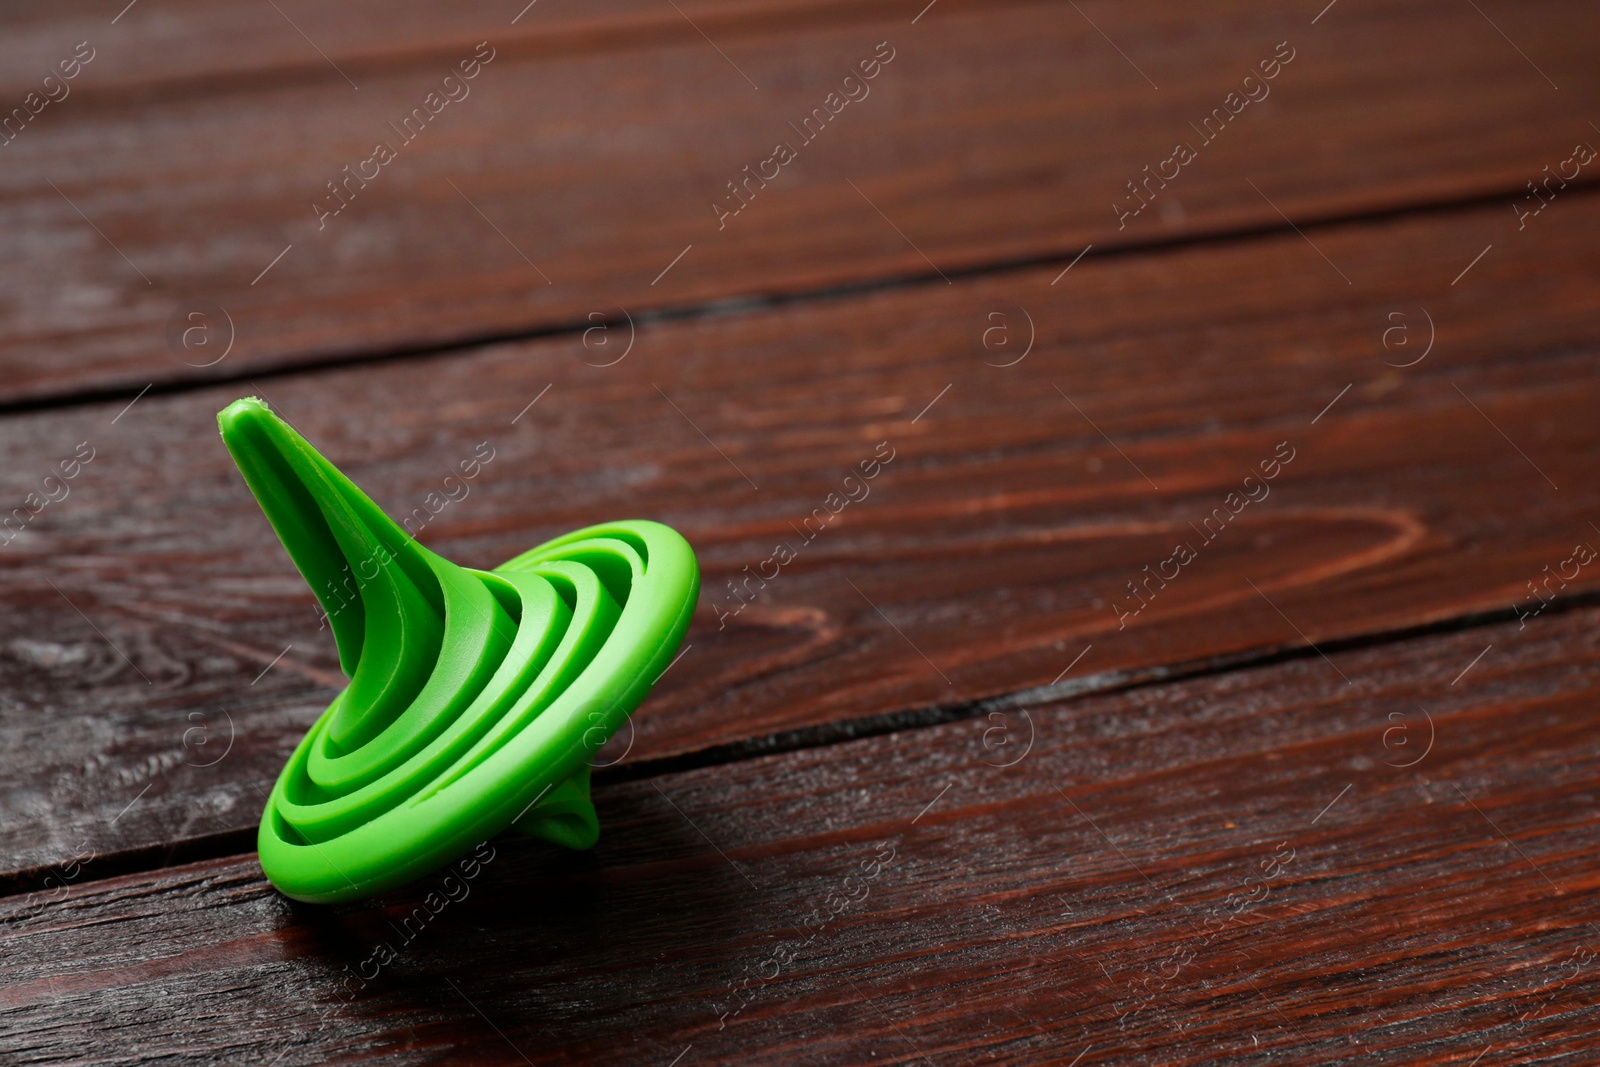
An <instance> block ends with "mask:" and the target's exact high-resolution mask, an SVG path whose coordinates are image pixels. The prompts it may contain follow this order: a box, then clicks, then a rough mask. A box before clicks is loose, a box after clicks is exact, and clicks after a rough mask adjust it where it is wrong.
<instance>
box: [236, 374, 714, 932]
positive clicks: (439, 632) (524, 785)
mask: <svg viewBox="0 0 1600 1067" xmlns="http://www.w3.org/2000/svg"><path fill="white" fill-rule="evenodd" d="M217 424H218V426H219V427H220V428H221V430H222V440H223V443H224V444H226V445H227V447H228V451H229V452H230V453H232V455H233V458H234V462H235V463H237V464H238V466H239V470H240V472H241V473H242V474H243V475H244V479H245V482H246V483H247V484H248V485H249V486H250V491H251V492H252V493H254V494H255V497H256V500H257V501H258V502H259V503H260V504H261V510H262V511H264V512H266V515H267V519H268V521H269V522H271V523H272V527H273V529H274V530H276V531H277V533H278V537H279V539H280V540H281V541H282V542H283V546H284V548H286V549H287V550H288V552H289V558H290V559H292V560H293V561H294V564H295V566H296V567H298V568H299V569H300V573H301V574H302V575H304V576H305V579H306V581H307V582H308V583H310V585H311V589H312V591H313V592H314V593H316V595H317V599H318V600H319V601H321V603H322V608H323V611H324V612H325V613H326V615H327V619H328V623H329V625H330V626H331V627H332V629H333V636H334V640H335V642H336V643H337V644H338V647H339V662H340V665H341V666H342V667H343V668H344V671H345V673H346V674H348V675H349V676H350V685H349V686H348V687H347V688H346V689H345V690H344V692H342V693H340V694H339V696H338V697H337V698H335V700H334V702H333V703H332V705H330V706H329V708H328V710H327V711H326V712H324V713H323V715H322V717H321V718H320V719H318V720H317V722H316V724H315V725H314V726H312V728H311V730H310V732H308V733H307V734H306V736H305V738H304V739H303V740H302V741H301V742H300V744H299V746H298V747H296V749H295V751H294V754H293V755H292V756H290V757H289V762H288V764H287V765H286V766H285V767H284V769H283V773H282V774H280V775H279V777H278V782H277V785H275V786H274V787H273V790H272V796H271V797H270V798H269V800H268V801H267V807H266V811H265V812H264V813H263V815H262V818H261V831H260V834H259V847H260V851H261V866H262V869H263V870H265V871H266V874H267V877H268V878H269V879H270V880H271V881H272V884H273V885H275V886H277V887H278V889H279V890H281V891H282V892H283V893H284V894H286V895H288V896H291V897H294V898H296V899H298V900H306V901H315V902H332V901H338V900H350V899H354V898H359V897H365V896H370V895H372V894H374V893H379V892H382V891H384V890H386V889H390V888H393V887H395V886H398V885H402V884H404V883H406V882H409V881H411V880H413V879H415V878H418V877H420V876H422V875H424V874H426V873H428V872H429V871H431V870H434V869H436V868H438V867H440V866H442V865H444V864H446V863H448V862H450V861H451V860H453V859H455V858H457V857H459V856H461V855H463V854H465V853H466V852H468V851H470V850H471V849H472V848H473V846H475V845H476V844H478V843H479V842H481V841H484V840H485V839H487V838H489V837H492V836H493V835H495V834H497V833H499V832H500V831H502V830H504V829H506V828H507V827H509V826H513V825H515V826H516V827H517V828H518V829H520V830H522V831H524V832H526V833H529V834H533V835H535V836H537V837H542V838H544V839H546V840H549V841H554V842H556V843H557V844H561V845H565V846H567V847H569V848H588V847H590V846H591V845H593V844H594V842H595V839H596V838H597V837H598V835H599V832H600V830H599V824H598V822H597V821H596V819H595V814H594V807H593V805H591V804H590V802H589V767H590V760H591V759H592V758H593V756H594V753H595V752H596V751H597V750H598V749H599V747H600V746H601V745H602V744H604V743H605V740H606V739H607V738H608V737H610V736H611V734H612V733H613V732H615V731H616V729H617V728H618V727H619V726H621V725H622V723H623V722H624V721H625V720H626V719H627V717H628V715H629V713H631V712H632V711H633V709H634V708H636V707H638V706H639V703H640V702H641V701H642V700H643V699H644V697H645V694H646V693H648V692H649V690H650V686H651V685H652V684H653V683H654V682H655V680H656V678H657V677H659V676H660V674H661V672H662V671H663V670H665V669H666V667H667V665H668V664H669V663H670V662H671V661H672V657H673V655H674V654H675V653H676V652H677V649H678V646H679V644H680V643H681V642H682V641H683V635H684V631H685V630H687V629H688V626H689V617H690V615H691V614H692V613H693V611H694V605H695V600H696V598H697V596H698V594H699V588H700V574H699V569H698V567H697V566H696V564H695V558H694V552H693V551H692V550H691V549H690V548H689V544H688V542H686V541H685V540H684V539H683V538H682V537H681V536H679V535H678V534H677V533H676V532H675V531H673V530H671V529H669V528H668V527H666V526H662V525H661V524H660V523H655V522H647V521H643V520H631V521H626V522H615V523H607V524H605V525H601V526H591V527H589V528H588V529H584V530H579V531H577V532H575V533H570V534H567V535H566V536H565V537H560V538H557V539H556V540H554V541H550V542H547V543H546V544H543V545H540V546H539V547H538V548H535V549H533V550H532V551H529V552H526V553H524V554H522V555H520V556H518V557H517V558H515V559H513V560H511V561H509V562H507V563H503V564H501V565H500V566H499V567H496V568H495V569H494V570H493V571H479V570H473V569H471V568H467V567H460V566H457V565H456V564H454V563H451V562H450V561H449V560H446V559H444V558H442V557H440V556H438V555H436V554H435V553H433V552H430V551H429V550H428V549H426V548H424V547H423V546H422V545H420V544H418V543H417V542H416V541H415V540H414V539H412V537H411V535H410V534H408V533H406V532H405V531H404V530H403V529H401V528H400V527H399V526H397V525H396V524H395V523H394V522H393V521H392V520H390V519H389V517H388V516H386V515H385V514H384V513H383V512H382V511H381V510H380V509H379V508H378V506H377V505H376V504H374V503H373V502H372V501H371V499H369V498H368V497H367V495H366V494H365V493H363V492H362V491H361V490H360V489H358V488H356V486H355V484H354V483H352V482H351V481H350V479H348V478H346V477H345V476H344V475H343V474H341V473H340V472H339V471H338V469H337V468H335V467H334V466H333V464H331V463H329V462H328V461H327V460H326V459H324V458H323V457H322V456H321V455H320V454H319V453H318V452H317V451H316V449H314V448H312V447H311V446H310V445H309V444H308V443H306V441H305V439H304V438H303V437H301V436H300V435H299V434H298V433H296V432H295V431H294V430H293V429H292V428H291V427H290V426H289V425H288V424H287V423H285V422H284V421H283V420H282V419H280V418H278V417H277V416H276V415H274V414H273V413H272V412H271V411H270V410H269V409H268V408H267V406H266V405H265V404H263V403H262V402H261V401H259V400H257V399H255V398H253V397H251V398H246V399H243V400H238V401H235V402H234V403H232V404H230V405H229V406H228V407H227V408H226V409H225V410H223V411H222V413H221V414H219V415H218V416H217Z"/></svg>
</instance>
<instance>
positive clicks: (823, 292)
mask: <svg viewBox="0 0 1600 1067" xmlns="http://www.w3.org/2000/svg"><path fill="white" fill-rule="evenodd" d="M1597 192H1600V178H1597V179H1595V180H1592V181H1585V182H1574V183H1573V184H1572V189H1571V192H1570V194H1569V195H1571V196H1592V195H1595V194H1596V193H1597ZM1519 193H1520V190H1515V189H1500V188H1496V189H1490V190H1483V191H1479V192H1476V193H1472V194H1469V195H1465V196H1460V197H1455V198H1451V199H1448V200H1436V201H1426V202H1418V203H1403V204H1391V205H1389V206H1386V207H1373V208H1368V209H1364V210H1359V211H1347V212H1342V213H1340V212H1336V213H1332V214H1328V215H1322V216H1314V217H1312V218H1309V219H1304V220H1302V221H1301V223H1300V224H1299V225H1300V229H1302V230H1318V231H1321V230H1329V229H1335V228H1340V227H1346V226H1362V225H1367V224H1370V223H1376V222H1388V221H1393V220H1397V219H1403V218H1416V217H1420V216H1427V215H1447V214H1452V213H1454V212H1458V211H1469V210H1472V209H1475V208H1480V207H1488V206H1492V205H1495V204H1499V203H1502V202H1503V201H1504V199H1505V198H1506V197H1507V196H1508V195H1516V194H1519ZM1293 232H1295V229H1294V227H1292V226H1290V225H1285V224H1273V223H1268V222H1261V223H1258V224H1254V225H1249V226H1234V227H1220V228H1217V229H1215V230H1200V231H1194V232H1190V233H1184V234H1178V235H1173V236H1170V237H1150V238H1146V239H1142V240H1132V241H1128V242H1126V243H1124V244H1120V245H1106V246H1102V247H1099V248H1097V250H1096V251H1094V252H1089V253H1087V255H1086V254H1085V252H1086V250H1085V249H1083V248H1080V247H1078V246H1077V245H1076V244H1072V245H1071V247H1066V248H1062V249H1060V250H1059V251H1055V252H1050V253H1046V254H1042V255H1033V256H1022V257H1014V258H1001V259H995V260H989V261H986V262H983V263H975V264H970V265H968V266H965V267H952V268H949V269H947V270H946V271H945V272H944V273H943V274H939V273H936V272H934V271H923V272H911V273H906V274H895V275H885V276H884V277H881V278H877V279H874V280H872V281H858V282H851V283H848V284H844V285H829V286H820V287H817V288H812V289H796V290H792V291H789V292H781V293H767V294H759V295H747V296H732V297H727V296H723V297H715V298H708V299H705V300H702V301H699V302H696V303H690V304H679V305H671V304H668V305H665V306H662V307H659V308H655V309H652V310H646V311H642V312H639V313H637V314H635V315H634V316H633V322H634V324H635V325H636V326H638V325H644V326H650V325H655V324H658V323H666V322H681V321H685V320H693V319H713V318H730V317H742V316H746V315H752V314H756V313H758V312H763V311H768V310H772V309H776V308H784V307H796V306H806V305H814V304H825V303H829V302H839V301H845V300H851V299H854V298H855V297H858V296H866V295H870V294H874V293H881V292H888V291H894V290H904V289H916V288H920V287H924V286H928V285H933V284H940V285H942V284H946V283H947V282H948V280H949V279H953V278H962V279H969V278H983V277H989V276H995V275H1003V274H1008V273H1016V272H1020V271H1025V270H1033V269H1036V268H1039V267H1051V266H1056V265H1059V264H1062V263H1068V262H1070V263H1076V262H1077V261H1078V260H1079V259H1080V258H1088V259H1093V260H1101V259H1115V258H1123V257H1129V256H1135V255H1144V254H1146V253H1158V252H1166V251H1171V250H1177V249H1183V248H1192V247H1226V246H1228V245H1234V244H1246V243H1249V242H1252V241H1263V240H1270V239H1272V238H1275V237H1280V236H1283V235H1284V234H1288V233H1293ZM595 325H597V324H596V322H595V321H594V320H592V319H587V318H586V319H582V320H576V319H575V320H572V321H570V322H565V323H554V324H550V325H546V326H538V327H531V328H527V329H517V330H500V331H492V332H486V333H482V334H474V335H469V336H462V337H457V338H453V339H450V340H445V341H435V342H429V343H426V344H415V345H391V346H386V347H377V348H371V349H366V350H361V351H350V352H340V353H328V354H324V355H319V354H317V353H315V352H312V353H308V354H305V355H302V356H299V357H295V358H293V359H288V360H283V361H281V362H278V363H267V364H264V365H260V366H254V367H251V368H248V369H245V370H242V371H240V372H238V373H237V374H233V373H229V374H217V375H214V376H200V377H193V378H172V379H168V380H166V381H156V382H150V383H147V384H145V385H143V386H136V385H135V384H134V383H132V382H129V383H127V384H123V385H113V386H106V387H103V388H97V389H76V390H71V391H68V392H64V393H57V394H51V393H44V394H41V395H38V396H28V397H19V398H16V399H13V400H4V401H0V418H4V417H6V416H9V415H26V414H34V413H38V412H44V411H58V410H66V409H70V408H75V407H84V406H87V405H90V404H101V403H111V402H114V401H127V400H129V399H131V398H133V397H135V396H136V395H138V396H143V395H144V394H145V393H146V392H148V393H150V394H151V395H153V396H177V395H182V394H184V393H192V392H198V391H200V390H204V389H211V388H217V387H220V386H224V385H239V384H252V383H253V382H255V381H257V380H259V379H262V378H286V377H292V376H296V375H310V374H319V373H323V372H333V371H340V370H347V369H350V368H352V367H361V366H366V365H369V364H387V363H401V362H407V361H411V360H426V359H434V358H438V357H440V356H446V357H448V356H452V355H466V354H468V353H471V352H473V351H476V350H478V349H482V348H487V347H490V346H493V345H502V344H516V343H520V342H525V341H538V340H545V339H549V338H556V337H571V336H575V335H577V334H581V333H583V332H584V331H586V330H588V329H590V328H592V327H594V326H595ZM599 325H605V326H621V325H623V320H622V319H614V320H613V319H607V320H606V321H605V322H604V323H600V324H599Z"/></svg>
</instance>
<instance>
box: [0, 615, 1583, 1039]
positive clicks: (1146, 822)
mask: <svg viewBox="0 0 1600 1067" xmlns="http://www.w3.org/2000/svg"><path fill="white" fill-rule="evenodd" d="M1597 624H1600V612H1596V611H1592V610H1591V611H1574V612H1567V613H1562V614H1556V615H1548V616H1545V617H1543V618H1540V619H1538V620H1535V621H1533V622H1531V623H1529V624H1528V626H1527V627H1525V628H1519V627H1518V625H1517V624H1516V623H1510V624H1502V625H1498V626H1494V627H1487V628H1480V629H1472V630H1467V631H1464V632H1457V633H1451V634H1448V635H1443V636H1435V637H1430V638H1426V639H1422V640H1412V641H1405V642H1398V643H1389V644H1385V645H1382V646H1379V647H1375V648H1369V649H1365V650H1361V651H1351V652H1344V653H1339V654H1336V655H1334V656H1333V657H1332V663H1331V664H1330V663H1328V662H1324V661H1323V660H1322V659H1321V658H1320V657H1318V656H1316V655H1304V656H1300V657H1297V658H1294V659H1292V660H1291V661H1288V662H1284V663H1280V664H1277V665H1274V666H1270V667H1267V668H1264V669H1256V670H1246V671H1234V672H1230V673H1227V674H1223V675H1221V676H1218V677H1209V678H1203V679H1193V680H1190V681H1186V682H1182V683H1176V684H1159V685H1151V686H1147V687H1142V688H1137V689H1134V690H1131V691H1128V692H1124V693H1120V694H1114V695H1100V696H1088V697H1081V698H1079V699H1075V700H1071V701H1068V702H1066V703H1053V702H1038V703H1033V704H1027V703H1020V702H1019V703H1013V704H1012V705H1010V706H1008V707H1006V708H1005V709H1004V710H996V711H995V712H994V714H992V715H990V716H985V717H983V718H980V719H977V720H975V721H967V722H959V723H951V724H947V725H944V726H939V727H936V728H932V729H926V730H915V731H906V732H900V733H896V734H893V735H890V736H886V737H879V738H872V739H868V740H863V741H856V742H849V743H844V744H839V745H833V746H826V747H823V748H819V749H812V750H807V751H801V752H793V753H789V754H785V755H782V756H777V757H771V758H764V759H754V760H746V761H742V762H738V763H735V764H733V765H730V766H718V767H708V768H705V769H702V770H697V771H693V772H689V773H685V774H674V775H668V776H663V777H659V778H652V779H648V780H644V781H636V782H630V783H626V784H617V785H607V786H602V787H601V788H600V789H599V790H598V792H597V797H596V799H597V803H598V806H599V809H600V813H601V818H602V821H603V825H604V826H605V831H604V834H603V836H602V838H601V842H600V845H599V846H598V847H597V849H596V850H595V851H594V852H592V853H590V854H587V855H573V854H560V853H558V852H557V851H556V850H554V849H550V848H546V847H542V846H537V845H534V844H531V843H527V842H524V841H521V840H509V839H505V838H502V839H500V840H498V841H495V842H494V843H493V844H492V846H491V848H492V849H493V858H492V859H489V860H488V861H487V862H486V863H485V864H484V865H482V866H481V867H475V868H469V869H468V870H467V871H465V872H463V871H461V870H459V869H458V871H457V872H456V874H455V875H454V876H452V877H451V878H449V879H446V878H444V877H443V876H441V877H439V878H435V879H430V880H427V881H424V882H423V883H419V885H418V886H417V887H416V888H415V889H414V890H412V891H409V892H406V893H401V894H397V895H393V896H390V897H386V898H382V899H381V900H378V901H375V902H369V903H367V904H364V905H361V906H351V907H342V908H339V909H327V908H315V907H294V906H290V905H289V904H288V903H287V902H286V901H285V900H284V899H283V898H281V897H279V896H278V895H277V894H276V893H275V892H274V891H273V890H271V888H270V887H269V886H267V885H266V883H265V882H264V881H263V880H262V878H261V876H260V873H259V870H258V869H257V868H256V866H255V864H254V862H253V859H252V858H249V857H244V858H238V859H230V860H220V861H213V862H210V863H205V864H198V865H195V866H191V867H186V868H179V869H174V870H169V871H160V872H152V873H150V874H146V875H140V876H133V877H126V878H118V879H112V880H107V881H103V882H95V883H89V884H85V885H82V886H73V887H68V888H66V889H64V890H62V891H60V892H59V893H55V894H53V896H54V898H55V899H46V898H45V897H43V896H40V897H35V898H17V897H12V898H8V899H6V900H3V901H0V924H3V929H4V931H5V933H4V937H5V942H4V943H5V949H6V959H7V979H8V981H7V983H6V986H5V988H4V989H3V990H0V1005H3V1006H4V1008H3V1011H0V1048H4V1049H5V1051H6V1053H7V1056H8V1061H9V1062H15V1063H55V1062H67V1061H76V1060H77V1059H86V1058H91V1057H92V1058H94V1059H95V1061H96V1062H108V1063H145V1062H158V1061H159V1062H168V1063H189V1062H194V1063H203V1062H212V1061H214V1060H218V1059H224V1058H236V1059H244V1058H249V1059H253V1060H258V1061H270V1060H271V1059H272V1057H274V1056H276V1057H279V1059H278V1060H277V1062H278V1063H280V1064H283V1065H292V1064H308V1063H321V1062H329V1061H335V1060H336V1061H338V1062H360V1063H367V1062H372V1063H396V1064H401V1063H434V1062H459V1061H461V1060H464V1059H468V1058H470V1059H472V1060H473V1061H481V1062H488V1063H521V1062H523V1057H526V1059H527V1061H528V1062H534V1063H540V1064H552V1063H586V1064H587V1063H630V1064H631V1063H641V1062H642V1063H657V1064H662V1065H665V1064H668V1063H671V1062H674V1057H681V1059H679V1060H677V1061H676V1062H678V1063H681V1064H684V1065H690V1064H694V1063H720V1062H746V1063H818V1064H820V1063H840V1062H850V1063H864V1062H872V1063H876V1062H883V1063H933V1064H943V1063H954V1062H985V1063H991V1062H992V1063H1018V1064H1021V1063H1038V1062H1046V1061H1048V1062H1058V1063H1066V1062H1069V1061H1070V1062H1076V1063H1078V1064H1079V1065H1080V1067H1088V1065H1092V1064H1099V1063H1135V1064H1157V1063H1169V1064H1202V1063H1215V1062H1221V1061H1226V1062H1230V1063H1263V1064H1265V1063H1295V1064H1300V1063H1305V1064H1313V1063H1316V1064H1329V1063H1351V1064H1354V1063H1366V1062H1372V1061H1373V1060H1378V1061H1381V1062H1399V1061H1404V1062H1407V1063H1426V1064H1466V1063H1469V1062H1473V1058H1474V1057H1475V1056H1478V1057H1480V1058H1479V1059H1478V1060H1477V1061H1476V1062H1478V1063H1479V1064H1486V1065H1493V1064H1508V1063H1539V1064H1556V1063H1578V1062H1585V1061H1587V1060H1589V1059H1592V1058H1593V1056H1594V1055H1595V1050H1596V1047H1597V1041H1600V1039H1597V1036H1596V1032H1595V1029H1594V1027H1593V1026H1592V1020H1593V1010H1594V1009H1593V1003H1594V999H1595V997H1596V995H1597V993H1600V977H1597V966H1596V962H1597V961H1596V955H1595V954H1596V948H1595V944H1594V935H1593V925H1592V924H1593V923H1594V922H1595V921H1596V920H1597V919H1600V905H1597V901H1600V897H1597V896H1596V894H1595V893H1594V892H1593V889H1594V883H1595V874H1594V871H1593V862H1592V857H1593V855H1594V852H1595V848H1596V845H1597V844H1600V823H1597V822H1596V817H1595V811H1594V798H1595V794H1596V790H1597V789H1600V744H1597V742H1596V735H1595V732H1594V730H1593V727H1592V716H1591V714H1590V712H1591V711H1592V708H1593V703H1594V694H1595V687H1596V684H1597V682H1600V666H1597V664H1600V656H1597V653H1600V638H1597V633H1600V627H1597ZM1486 644H1489V645H1492V646H1493V651H1492V652H1490V653H1489V655H1487V656H1485V657H1483V658H1482V659H1481V660H1480V661H1478V662H1476V664H1475V665H1474V666H1473V668H1472V670H1471V671H1470V672H1469V673H1468V674H1467V676H1466V677H1465V678H1459V679H1458V674H1459V672H1460V671H1461V669H1462V667H1463V666H1465V665H1466V664H1468V663H1469V662H1471V661H1473V660H1474V657H1476V656H1477V655H1478V653H1479V652H1480V651H1481V650H1482V649H1483V648H1484V646H1485V645H1486ZM1335 671H1337V672H1339V673H1338V674H1336V673H1335ZM1339 674H1343V675H1344V676H1346V677H1348V678H1349V679H1350V683H1349V684H1348V685H1347V684H1345V682H1344V681H1342V680H1341V678H1340V677H1339ZM883 846H888V848H889V849H892V855H893V860H892V862H886V863H884V864H883V865H881V866H878V867H877V869H876V871H875V873H874V857H877V856H885V857H887V856H889V855H890V853H889V852H888V851H887V850H885V849H884V848H883ZM484 855H485V856H487V855H488V853H487V852H485V853H484ZM446 894H453V896H454V898H455V899H450V897H448V896H447V895H446ZM851 898H854V899H851ZM419 909H420V910H419ZM383 945H388V946H390V948H391V950H392V951H393V953H394V954H395V958H393V959H392V960H388V961H387V962H384V963H382V964H380V963H379V962H377V961H380V960H385V959H386V957H385V956H384V955H383V950H382V948H381V947H380V946H383ZM374 953H377V955H374ZM1075 1056H1076V1057H1081V1058H1079V1059H1078V1060H1076V1061H1074V1059H1073V1058H1074V1057H1075Z"/></svg>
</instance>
